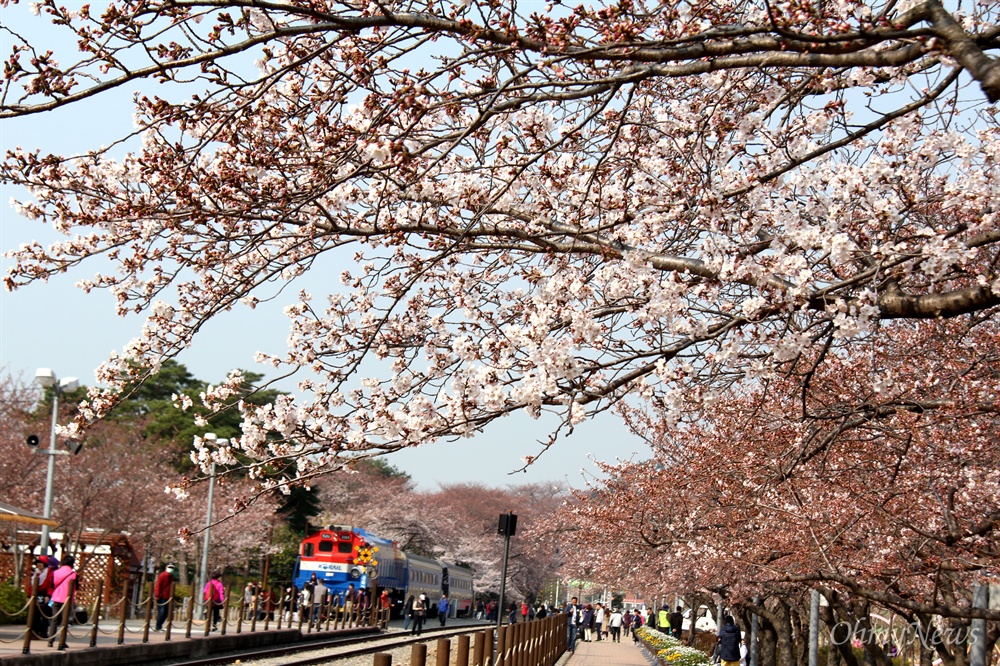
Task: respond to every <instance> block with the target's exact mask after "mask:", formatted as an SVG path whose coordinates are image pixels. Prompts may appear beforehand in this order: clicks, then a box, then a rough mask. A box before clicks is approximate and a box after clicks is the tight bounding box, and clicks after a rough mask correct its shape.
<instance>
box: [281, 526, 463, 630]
mask: <svg viewBox="0 0 1000 666" xmlns="http://www.w3.org/2000/svg"><path fill="white" fill-rule="evenodd" d="M313 574H316V578H317V579H319V580H322V581H323V584H324V585H325V586H326V587H327V589H328V590H330V592H331V593H332V594H336V595H339V596H341V597H342V598H343V595H344V594H346V592H347V590H348V586H349V585H350V584H351V583H353V584H354V589H355V590H369V588H370V587H371V586H372V584H373V583H375V584H377V585H378V589H379V591H381V590H388V591H389V595H390V597H391V599H392V601H393V604H392V607H393V614H394V615H398V614H399V612H400V610H401V609H402V606H403V601H404V600H405V599H407V598H408V597H409V596H410V595H411V594H412V595H418V594H421V593H423V594H425V595H427V598H428V599H429V600H430V606H431V608H432V609H433V611H432V612H434V613H436V608H437V602H438V601H439V600H440V599H441V595H442V594H447V595H448V598H449V600H450V601H451V603H450V607H451V612H450V615H452V616H458V617H461V616H463V615H468V614H470V613H471V611H472V602H473V590H472V571H471V570H470V569H468V568H466V567H460V566H457V565H454V564H452V565H448V564H445V563H443V562H439V561H437V560H433V559H430V558H427V557H420V556H417V555H410V554H408V553H405V552H403V551H402V550H401V549H400V548H399V546H398V545H397V544H396V542H394V541H390V540H388V539H383V538H381V537H379V536H376V535H374V534H371V533H369V532H367V531H365V530H364V529H363V528H361V527H347V526H341V525H330V526H328V527H327V528H326V529H320V530H318V531H316V532H313V533H312V534H310V535H309V536H307V537H306V538H305V539H303V540H302V543H301V544H300V545H299V556H298V558H296V560H295V573H294V577H293V582H294V583H295V585H296V586H297V587H299V589H301V588H302V586H303V585H304V584H305V583H306V582H308V581H309V579H310V577H311V576H312V575H313ZM369 592H370V590H369ZM369 598H370V596H369Z"/></svg>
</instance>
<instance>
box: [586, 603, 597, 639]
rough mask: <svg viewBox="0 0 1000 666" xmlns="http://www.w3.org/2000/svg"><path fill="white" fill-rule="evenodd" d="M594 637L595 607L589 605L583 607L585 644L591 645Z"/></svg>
mask: <svg viewBox="0 0 1000 666" xmlns="http://www.w3.org/2000/svg"><path fill="white" fill-rule="evenodd" d="M593 636H594V607H593V606H591V605H590V604H587V605H586V606H584V607H583V642H584V643H589V642H591V641H592V640H593Z"/></svg>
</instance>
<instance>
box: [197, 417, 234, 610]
mask: <svg viewBox="0 0 1000 666" xmlns="http://www.w3.org/2000/svg"><path fill="white" fill-rule="evenodd" d="M203 439H206V440H208V441H210V442H215V443H216V444H217V445H219V446H221V445H224V444H227V443H228V442H229V440H228V439H219V438H218V437H217V436H216V434H215V433H214V432H206V433H205V436H204V437H203ZM214 499H215V461H214V460H213V461H212V471H211V475H210V476H209V477H208V510H207V511H206V514H205V539H204V545H203V546H202V549H201V576H199V580H198V589H199V590H201V591H202V595H204V590H205V584H206V583H208V545H209V540H210V538H211V534H212V502H213V500H214ZM202 604H203V605H202V608H203V612H206V613H207V611H208V609H207V608H205V606H204V601H202Z"/></svg>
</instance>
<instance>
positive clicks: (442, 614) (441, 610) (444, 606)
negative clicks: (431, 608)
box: [438, 594, 451, 627]
mask: <svg viewBox="0 0 1000 666" xmlns="http://www.w3.org/2000/svg"><path fill="white" fill-rule="evenodd" d="M450 609H451V603H450V602H449V601H448V595H447V594H442V595H441V601H439V602H438V622H440V623H441V626H442V627H443V626H444V621H445V620H446V619H448V611H449V610H450Z"/></svg>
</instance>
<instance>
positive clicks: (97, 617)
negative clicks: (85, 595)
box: [90, 578, 104, 647]
mask: <svg viewBox="0 0 1000 666" xmlns="http://www.w3.org/2000/svg"><path fill="white" fill-rule="evenodd" d="M103 600H104V579H103V578H102V579H101V580H99V581H97V598H96V599H94V611H93V613H94V614H93V615H92V616H91V617H92V618H93V620H94V625H93V626H92V627H91V628H90V647H97V628H98V623H100V621H101V602H102V601H103Z"/></svg>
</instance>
